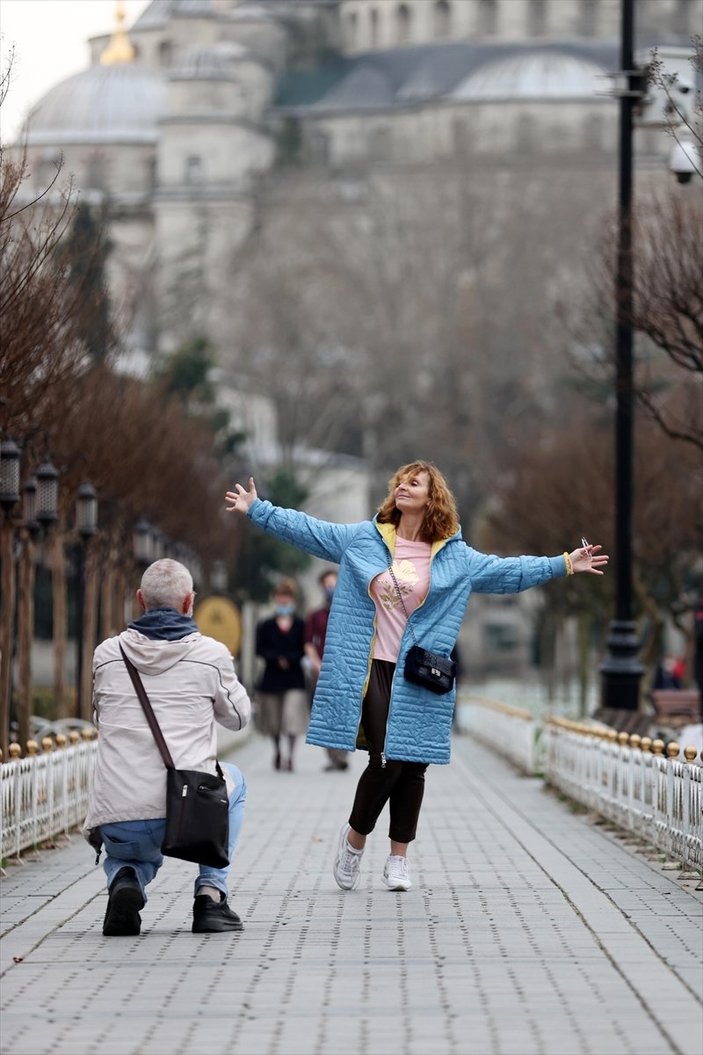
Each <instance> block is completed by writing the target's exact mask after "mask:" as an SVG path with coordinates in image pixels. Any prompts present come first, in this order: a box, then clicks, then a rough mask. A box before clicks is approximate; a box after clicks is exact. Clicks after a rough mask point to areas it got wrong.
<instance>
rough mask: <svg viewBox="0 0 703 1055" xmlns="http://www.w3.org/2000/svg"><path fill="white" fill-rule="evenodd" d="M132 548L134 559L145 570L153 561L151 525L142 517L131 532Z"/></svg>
mask: <svg viewBox="0 0 703 1055" xmlns="http://www.w3.org/2000/svg"><path fill="white" fill-rule="evenodd" d="M132 548H133V551H134V559H135V561H136V562H137V564H138V565H139V566H140V567H141V568H146V566H147V565H148V564H151V562H152V560H153V556H152V554H153V547H152V536H151V524H150V523H149V521H148V520H144V518H143V517H140V519H139V520H138V521H137V523H136V524H135V525H134V529H133V531H132Z"/></svg>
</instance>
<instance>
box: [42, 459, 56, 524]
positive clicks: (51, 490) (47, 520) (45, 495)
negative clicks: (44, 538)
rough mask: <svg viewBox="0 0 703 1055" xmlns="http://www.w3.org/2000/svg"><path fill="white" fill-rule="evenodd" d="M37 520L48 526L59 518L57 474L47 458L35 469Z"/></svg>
mask: <svg viewBox="0 0 703 1055" xmlns="http://www.w3.org/2000/svg"><path fill="white" fill-rule="evenodd" d="M36 480H37V520H38V521H39V523H40V524H41V526H42V527H44V528H48V527H50V526H51V525H52V524H55V523H56V521H57V520H58V519H59V513H58V508H59V474H58V472H57V470H56V469H55V468H54V466H53V465H52V464H51V462H50V461H49V460H48V459H47V460H46V461H45V462H44V464H43V465H40V466H39V468H38V469H37V471H36Z"/></svg>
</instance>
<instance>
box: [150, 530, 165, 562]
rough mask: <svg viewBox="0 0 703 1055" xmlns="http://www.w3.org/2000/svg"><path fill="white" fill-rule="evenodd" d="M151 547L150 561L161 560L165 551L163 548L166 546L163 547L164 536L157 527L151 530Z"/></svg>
mask: <svg viewBox="0 0 703 1055" xmlns="http://www.w3.org/2000/svg"><path fill="white" fill-rule="evenodd" d="M151 546H152V549H151V552H152V557H151V559H152V560H161V559H162V558H163V555H164V551H165V548H166V546H165V536H164V533H163V531H160V530H159V528H157V527H155V528H152V529H151Z"/></svg>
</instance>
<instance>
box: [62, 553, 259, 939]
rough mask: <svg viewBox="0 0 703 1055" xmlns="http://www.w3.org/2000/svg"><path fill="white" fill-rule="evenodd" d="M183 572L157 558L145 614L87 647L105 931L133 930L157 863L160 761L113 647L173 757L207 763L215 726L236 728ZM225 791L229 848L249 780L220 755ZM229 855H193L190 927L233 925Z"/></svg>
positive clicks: (162, 798)
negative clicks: (135, 679)
mask: <svg viewBox="0 0 703 1055" xmlns="http://www.w3.org/2000/svg"><path fill="white" fill-rule="evenodd" d="M194 597H195V594H194V593H193V579H192V577H191V574H190V572H189V571H188V569H187V568H186V567H185V566H184V565H183V564H180V563H179V562H178V561H175V560H170V559H166V560H158V561H156V562H155V563H154V564H151V565H150V566H149V567H148V568H147V569H146V571H145V572H144V574H143V575H142V580H141V584H140V588H139V589H138V590H137V600H138V601H139V604H140V605H141V607H142V609H143V612H144V614H143V615H142V616H140V618H139V619H136V620H135V621H134V622H133V623H130V625H129V627H128V628H127V629H126V630H123V631H122V633H121V634H119V635H118V636H117V637H110V638H108V639H107V640H106V641H103V642H102V644H100V645H98V647H97V648H96V650H95V655H94V657H93V707H94V710H95V714H94V721H95V724H96V725H97V727H98V733H99V736H98V755H97V760H96V763H95V777H94V780H93V785H92V788H91V794H90V804H89V807H88V816H87V818H86V821H85V825H84V829H83V834H84V835H85V837H86V839H88V841H89V842H90V844H91V846H93V848H94V849H95V850H97V852H98V855H99V854H100V852H101V847H102V845H103V844H104V846H105V855H106V856H105V863H104V865H103V867H104V869H105V875H106V877H107V884H108V892H109V896H108V902H107V911H106V913H105V920H104V923H103V934H105V935H106V936H108V937H117V936H129V935H132V936H134V935H137V934H139V932H140V929H141V922H142V921H141V916H140V915H139V913H140V911H141V909H142V908H144V905H145V904H146V900H147V895H146V888H147V886H148V885H149V883H151V882H152V880H153V879H154V878H155V876H156V874H157V872H158V871H159V869H160V868H161V866H162V864H163V861H164V859H163V857H162V855H161V843H162V842H163V837H164V832H165V829H166V821H165V818H166V768H165V766H164V762H163V759H162V757H161V754H160V752H159V749H158V747H157V745H156V741H155V739H154V736H153V734H152V731H151V729H150V727H149V725H148V723H147V719H146V715H145V714H144V711H143V710H142V706H141V704H140V702H139V697H138V696H137V694H136V692H135V690H134V687H133V685H132V681H131V678H130V676H129V672H128V670H127V667H126V665H125V662H124V660H123V657H122V652H121V651H120V649H123V650H124V652H125V654H126V655H127V657H128V659H129V660H130V661H131V663H132V664H133V665H134V666H135V667H136V668H137V670H138V672H139V674H140V675H141V677H142V680H143V682H144V684H145V687H146V690H147V696H148V698H149V702H150V703H151V706H152V708H153V711H154V715H155V717H156V720H157V721H158V723H159V725H160V727H161V731H162V733H163V737H164V740H165V741H166V744H167V746H168V748H169V750H170V752H171V755H172V756H173V761H174V764H175V766H176V768H177V769H194V770H203V771H205V772H209V773H213V774H214V773H215V772H216V768H215V761H216V754H215V753H216V748H217V736H216V733H217V730H216V728H215V723H216V722H217V723H219V724H220V725H224V726H225V727H226V728H227V729H236V730H239V729H242V728H244V726H245V725H246V724H247V722H248V720H249V715H250V713H251V704H250V701H249V697H248V696H247V693H246V692H245V690H244V688H243V687H242V685H241V684H240V683H239V681H238V679H237V675H236V674H235V671H234V663H233V662H232V657H231V655H230V654H229V652H228V651H227V649H226V647H225V646H224V645H222V644H220V642H219V641H215V640H214V638H211V637H205V636H204V635H203V634H201V633H200V631H199V630H198V628H197V626H196V624H195V623H194V621H193V618H192V614H193V598H194ZM221 768H222V770H223V772H224V775H225V780H226V783H227V789H228V795H229V859H230V862H231V860H232V856H233V854H234V851H235V848H236V845H237V840H238V838H239V832H240V829H241V826H242V820H243V817H244V804H245V801H246V794H247V786H246V782H245V780H244V777H243V776H242V774H241V772H240V771H239V769H238V767H237V766H235V765H233V764H232V763H229V762H223V763H221ZM229 870H230V866H229V865H228V866H227V867H226V868H211V867H210V866H206V865H201V866H200V868H199V872H198V876H197V878H196V880H195V891H194V893H195V897H194V901H193V926H192V929H193V931H194V933H196V934H208V933H213V932H221V931H238V930H242V922H241V920H240V918H239V916H238V915H237V914H236V912H233V911H232V909H231V908H230V907H229V904H228V901H227V896H228V877H229Z"/></svg>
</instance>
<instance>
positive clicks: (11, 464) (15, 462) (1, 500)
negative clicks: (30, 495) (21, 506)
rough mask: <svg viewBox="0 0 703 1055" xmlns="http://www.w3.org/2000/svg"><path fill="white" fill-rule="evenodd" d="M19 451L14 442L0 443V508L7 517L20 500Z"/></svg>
mask: <svg viewBox="0 0 703 1055" xmlns="http://www.w3.org/2000/svg"><path fill="white" fill-rule="evenodd" d="M19 489H20V449H19V447H18V446H17V444H16V443H15V441H14V440H3V441H2V443H0V506H2V508H3V509H4V511H5V516H9V514H10V513H11V512H12V510H13V509H14V507H15V506H16V505H17V503H18V502H19V500H20V494H19Z"/></svg>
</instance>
